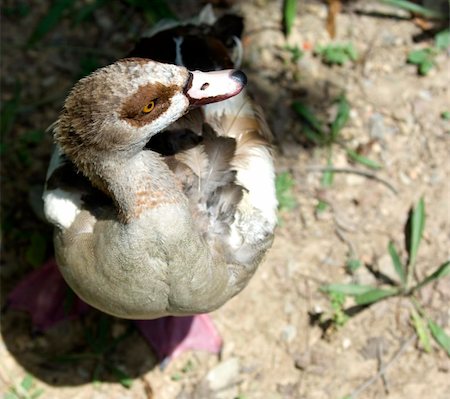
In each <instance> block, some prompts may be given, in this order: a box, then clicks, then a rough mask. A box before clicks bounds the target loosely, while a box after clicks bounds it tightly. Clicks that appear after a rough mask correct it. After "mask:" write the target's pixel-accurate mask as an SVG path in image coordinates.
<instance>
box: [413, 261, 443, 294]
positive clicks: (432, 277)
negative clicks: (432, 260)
mask: <svg viewBox="0 0 450 399" xmlns="http://www.w3.org/2000/svg"><path fill="white" fill-rule="evenodd" d="M449 274H450V261H447V262H444V263H443V264H442V265H440V266H439V267H438V268H437V270H436V271H434V272H433V273H431V274H430V275H429V276H428V277H426V278H424V279H423V280H422V281H421V282H420V283H419V284H417V285H416V286H415V287H414V288H413V289H412V291H417V290H420V289H421V288H422V287H423V286H425V285H427V284H429V283H431V282H432V281H434V280H437V279H439V278H442V277H445V276H448V275H449Z"/></svg>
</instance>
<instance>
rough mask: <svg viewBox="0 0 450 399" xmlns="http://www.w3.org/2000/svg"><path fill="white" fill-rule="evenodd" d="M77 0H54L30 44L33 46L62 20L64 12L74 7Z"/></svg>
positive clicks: (29, 40)
mask: <svg viewBox="0 0 450 399" xmlns="http://www.w3.org/2000/svg"><path fill="white" fill-rule="evenodd" d="M74 3H75V0H54V1H53V2H52V5H51V7H50V9H49V10H48V12H47V14H46V15H45V16H44V18H42V19H41V20H40V21H39V23H38V25H37V26H36V28H35V29H34V31H33V33H32V34H31V36H30V38H29V39H28V45H29V46H32V45H33V44H36V43H37V42H38V41H39V40H41V39H42V38H43V37H44V36H45V35H46V34H47V33H48V32H50V31H51V30H52V29H53V28H54V27H55V26H56V25H58V23H59V22H60V21H61V18H62V16H63V14H64V13H65V12H66V11H67V10H68V9H70V8H72V6H73V4H74Z"/></svg>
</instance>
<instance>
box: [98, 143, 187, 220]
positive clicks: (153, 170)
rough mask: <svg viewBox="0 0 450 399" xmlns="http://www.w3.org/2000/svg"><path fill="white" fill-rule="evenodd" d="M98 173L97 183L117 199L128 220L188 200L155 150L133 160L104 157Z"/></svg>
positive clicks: (123, 216) (121, 216)
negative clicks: (162, 206) (160, 207)
mask: <svg viewBox="0 0 450 399" xmlns="http://www.w3.org/2000/svg"><path fill="white" fill-rule="evenodd" d="M95 176H96V178H94V179H92V181H93V183H94V184H95V185H97V186H99V188H100V189H102V190H103V191H106V192H107V194H108V195H110V196H111V197H112V198H113V200H114V202H115V204H116V207H117V210H118V214H119V220H120V221H121V222H124V223H129V222H131V221H133V220H136V219H139V218H140V217H141V216H142V215H143V214H144V213H145V212H146V211H149V210H152V209H154V208H157V207H159V206H161V205H165V204H179V205H181V204H182V203H183V204H184V202H185V197H184V195H183V194H182V192H181V190H180V188H179V186H178V184H177V182H176V180H175V177H174V175H173V173H172V172H171V171H170V170H169V168H168V167H167V165H166V164H165V163H164V162H163V161H162V159H161V157H160V156H159V155H158V154H156V153H154V152H153V151H141V152H140V153H139V154H137V155H135V156H134V157H132V158H129V159H123V158H119V157H110V158H108V159H106V160H105V159H103V160H102V161H101V163H100V164H99V165H98V167H97V170H96V173H95Z"/></svg>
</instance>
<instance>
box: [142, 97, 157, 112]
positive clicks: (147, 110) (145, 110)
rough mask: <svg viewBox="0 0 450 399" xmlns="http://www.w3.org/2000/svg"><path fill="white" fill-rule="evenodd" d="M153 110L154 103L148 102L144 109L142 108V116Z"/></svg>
mask: <svg viewBox="0 0 450 399" xmlns="http://www.w3.org/2000/svg"><path fill="white" fill-rule="evenodd" d="M153 108H155V101H154V100H153V101H150V102H149V103H148V104H147V105H146V106H145V107H144V108H142V112H143V113H144V114H148V113H149V112H152V111H153Z"/></svg>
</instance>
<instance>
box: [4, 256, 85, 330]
mask: <svg viewBox="0 0 450 399" xmlns="http://www.w3.org/2000/svg"><path fill="white" fill-rule="evenodd" d="M71 295H72V296H73V297H72V298H71V297H70V296H71ZM7 306H8V308H10V309H15V310H22V311H25V312H28V313H30V315H31V320H32V323H33V325H34V326H35V327H36V328H37V329H38V330H40V331H44V330H46V329H48V328H50V327H51V326H53V325H54V324H57V323H59V322H61V321H63V320H67V319H73V318H76V317H78V316H80V315H82V314H84V313H86V311H87V310H88V309H89V305H87V304H86V303H85V302H83V301H82V300H81V299H79V298H78V297H77V296H76V295H75V294H74V293H73V292H72V291H71V290H70V289H69V287H68V286H67V284H66V283H65V281H64V279H63V277H62V276H61V273H60V272H59V270H58V267H57V265H56V262H55V260H54V259H51V260H49V261H48V262H47V263H45V264H44V266H42V267H40V268H39V269H37V270H34V271H33V272H31V273H30V274H28V275H27V276H25V277H24V278H23V279H22V280H21V281H20V282H19V284H17V285H16V286H15V287H14V288H13V290H12V291H11V292H10V293H9V295H8V297H7Z"/></svg>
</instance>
